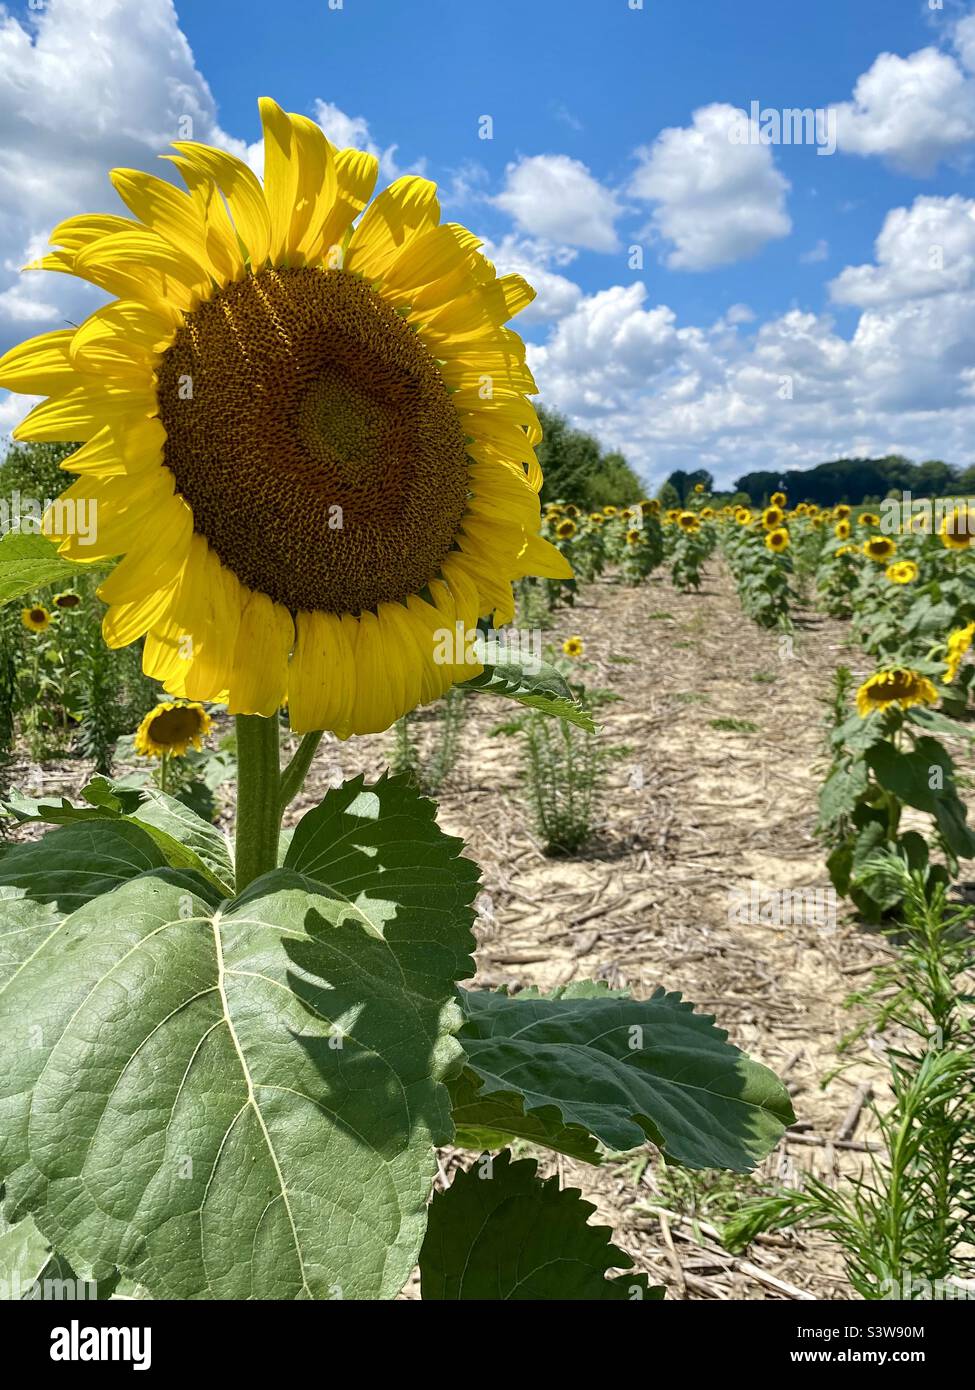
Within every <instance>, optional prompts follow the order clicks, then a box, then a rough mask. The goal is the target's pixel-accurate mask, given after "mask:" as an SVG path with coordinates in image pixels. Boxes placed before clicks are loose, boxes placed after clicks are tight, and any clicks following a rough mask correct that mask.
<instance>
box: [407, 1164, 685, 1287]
mask: <svg viewBox="0 0 975 1390" xmlns="http://www.w3.org/2000/svg"><path fill="white" fill-rule="evenodd" d="M536 1168H537V1165H536V1163H535V1162H534V1160H533V1159H524V1160H522V1161H521V1162H519V1163H512V1162H511V1155H510V1154H509V1153H507V1152H504V1153H500V1154H498V1155H497V1157H496V1158H493V1159H491V1160H490V1161H487V1162H485V1161H482V1162H479V1163H476V1164H474V1166H473V1167H471V1168H470V1169H468V1170H467V1171H466V1172H465V1171H464V1170H463V1169H460V1170H458V1171H457V1172H456V1173H455V1174H454V1179H453V1182H452V1183H451V1185H450V1187H449V1188H448V1189H447V1190H446V1192H438V1193H437V1194H436V1196H435V1197H434V1199H433V1202H432V1204H431V1207H430V1222H429V1226H428V1228H427V1234H426V1239H425V1240H424V1242H423V1249H422V1251H421V1253H420V1291H421V1294H422V1296H423V1298H424V1299H434V1300H438V1299H439V1300H444V1299H449V1300H455V1299H479V1300H486V1301H491V1302H499V1301H502V1300H508V1299H518V1300H528V1301H532V1302H542V1301H547V1300H562V1299H569V1300H573V1301H580V1300H586V1301H587V1302H592V1301H602V1300H606V1301H616V1302H621V1301H630V1302H637V1301H642V1300H643V1299H659V1298H662V1297H663V1292H664V1291H663V1289H661V1288H659V1287H652V1286H651V1285H650V1281H649V1280H648V1279H647V1276H646V1275H645V1274H618V1275H616V1276H615V1277H612V1278H607V1272H608V1271H609V1270H611V1269H627V1270H628V1269H632V1267H633V1261H632V1259H631V1258H630V1256H629V1255H627V1254H625V1253H624V1252H623V1251H622V1250H618V1249H617V1248H616V1246H614V1245H613V1244H612V1243H611V1239H610V1237H611V1236H612V1232H611V1231H610V1230H609V1228H608V1227H606V1226H590V1225H589V1217H590V1216H591V1215H592V1213H593V1212H594V1211H595V1207H594V1206H593V1205H592V1203H591V1202H584V1201H582V1199H581V1198H580V1195H579V1192H578V1189H576V1188H567V1189H566V1190H565V1191H560V1190H559V1182H558V1178H549V1179H548V1180H547V1181H546V1182H542V1181H540V1180H539V1179H538V1178H537V1177H536V1176H535V1173H536Z"/></svg>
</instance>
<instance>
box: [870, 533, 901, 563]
mask: <svg viewBox="0 0 975 1390" xmlns="http://www.w3.org/2000/svg"><path fill="white" fill-rule="evenodd" d="M896 551H897V546H896V544H895V542H894V541H892V540H891V538H890V537H889V536H871V537H870V539H869V540H868V541H864V542H863V553H864V555H867V556H869V558H870V559H871V560H876V561H877V563H878V564H880V563H882V562H883V561H884V560H889V559H890V557H891V556H892V555H894V554H895V553H896Z"/></svg>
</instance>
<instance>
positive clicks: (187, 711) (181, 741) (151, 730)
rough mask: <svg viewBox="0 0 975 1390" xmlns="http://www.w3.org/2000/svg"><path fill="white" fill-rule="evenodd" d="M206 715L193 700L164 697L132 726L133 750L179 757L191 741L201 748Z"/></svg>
mask: <svg viewBox="0 0 975 1390" xmlns="http://www.w3.org/2000/svg"><path fill="white" fill-rule="evenodd" d="M212 722H213V721H212V720H211V718H210V716H209V715H208V714H207V712H206V710H205V709H204V708H203V706H202V705H198V704H196V703H195V702H177V701H174V700H168V701H166V702H165V703H164V704H161V705H157V706H156V708H155V709H153V710H150V711H149V713H148V714H147V715H146V717H145V719H143V721H142V723H141V724H140V725H139V727H138V729H137V730H136V735H135V751H136V752H137V753H139V754H140V755H141V756H142V757H143V758H162V757H166V756H168V757H173V758H182V757H185V755H186V750H187V749H188V748H189V747H190V745H192V746H193V747H194V748H196V749H197V750H200V749H202V747H203V739H204V738H205V737H206V735H207V734H208V733H209V732H210V725H211V724H212Z"/></svg>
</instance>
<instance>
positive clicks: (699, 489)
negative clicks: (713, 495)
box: [694, 483, 704, 496]
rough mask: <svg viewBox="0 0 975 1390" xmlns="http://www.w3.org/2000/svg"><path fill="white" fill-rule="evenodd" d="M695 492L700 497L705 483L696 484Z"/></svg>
mask: <svg viewBox="0 0 975 1390" xmlns="http://www.w3.org/2000/svg"><path fill="white" fill-rule="evenodd" d="M694 491H695V492H696V493H697V494H698V496H700V495H701V493H702V492H703V491H704V484H703V483H695V484H694Z"/></svg>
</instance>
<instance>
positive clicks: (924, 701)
mask: <svg viewBox="0 0 975 1390" xmlns="http://www.w3.org/2000/svg"><path fill="white" fill-rule="evenodd" d="M937 703H938V692H937V690H935V688H934V686H933V685H932V684H931V682H930V681H929V680H928V679H927V677H926V676H922V675H920V674H919V673H918V672H917V671H910V670H907V669H906V668H905V667H901V666H897V667H894V668H893V669H892V670H889V671H877V672H876V673H875V674H874V675H872V676H871V677H870V678H869V679H868V680H865V681H864V682H863V684H862V685H861V686H860V689H859V690H858V691H857V714H859V715H860V717H861V719H866V717H867V715H868V714H873V713H874V712H875V711H881V710H885V709H887V708H888V707H889V706H890V705H900V706H901V708H902V709H907V707H908V706H909V705H936V704H937Z"/></svg>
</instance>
